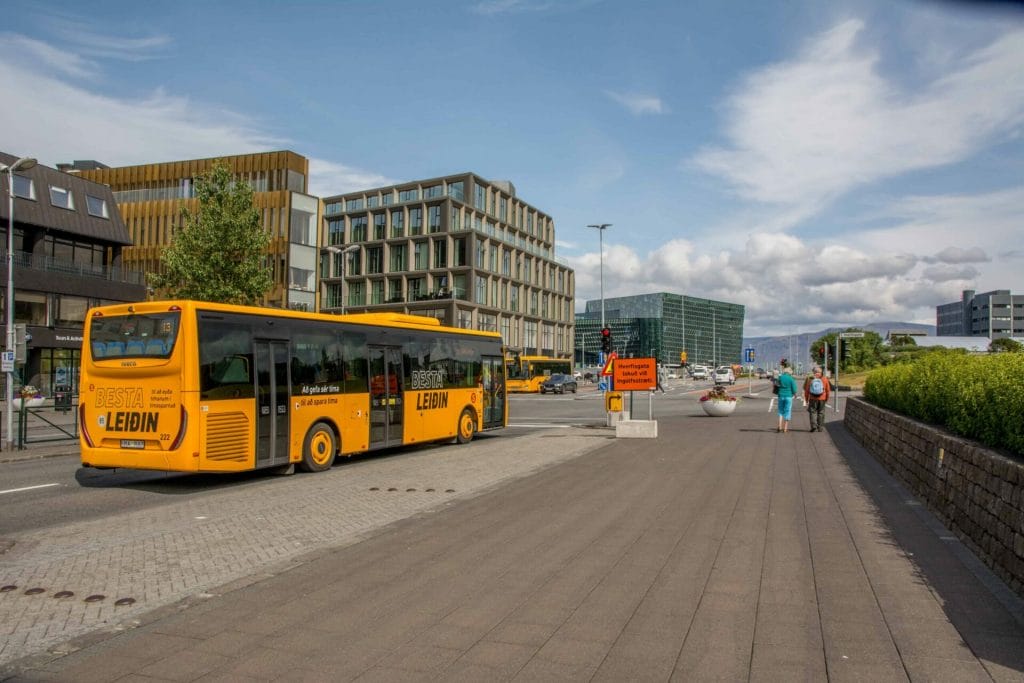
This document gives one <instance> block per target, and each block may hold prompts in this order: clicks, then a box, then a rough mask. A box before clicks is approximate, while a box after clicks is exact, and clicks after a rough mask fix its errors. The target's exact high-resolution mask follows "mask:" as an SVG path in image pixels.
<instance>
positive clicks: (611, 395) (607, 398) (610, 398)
mask: <svg viewBox="0 0 1024 683" xmlns="http://www.w3.org/2000/svg"><path fill="white" fill-rule="evenodd" d="M604 410H605V412H607V413H621V412H622V392H621V391H607V392H605V395H604Z"/></svg>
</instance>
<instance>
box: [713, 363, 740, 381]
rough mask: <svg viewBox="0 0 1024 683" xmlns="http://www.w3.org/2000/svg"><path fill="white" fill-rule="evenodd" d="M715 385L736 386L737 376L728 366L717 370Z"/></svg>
mask: <svg viewBox="0 0 1024 683" xmlns="http://www.w3.org/2000/svg"><path fill="white" fill-rule="evenodd" d="M715 384H736V375H735V374H733V371H732V368H730V367H729V366H728V365H723V366H722V367H720V368H716V369H715Z"/></svg>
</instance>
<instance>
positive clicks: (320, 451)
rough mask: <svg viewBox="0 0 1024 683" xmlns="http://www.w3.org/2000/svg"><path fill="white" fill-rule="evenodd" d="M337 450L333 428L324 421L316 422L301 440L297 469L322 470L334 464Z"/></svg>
mask: <svg viewBox="0 0 1024 683" xmlns="http://www.w3.org/2000/svg"><path fill="white" fill-rule="evenodd" d="M337 451H338V440H337V439H336V438H335V436H334V430H333V429H331V427H330V425H328V424H327V423H326V422H317V423H316V424H314V425H313V426H312V427H310V428H309V431H308V432H307V433H306V439H305V441H303V442H302V462H300V463H299V469H301V470H302V471H304V472H323V471H324V470H326V469H330V467H331V465H333V464H334V456H335V454H336V453H337Z"/></svg>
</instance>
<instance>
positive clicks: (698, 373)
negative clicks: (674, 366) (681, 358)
mask: <svg viewBox="0 0 1024 683" xmlns="http://www.w3.org/2000/svg"><path fill="white" fill-rule="evenodd" d="M690 376H691V377H693V378H694V379H707V378H708V369H707V368H706V367H705V366H703V365H694V366H693V368H692V369H691V370H690Z"/></svg>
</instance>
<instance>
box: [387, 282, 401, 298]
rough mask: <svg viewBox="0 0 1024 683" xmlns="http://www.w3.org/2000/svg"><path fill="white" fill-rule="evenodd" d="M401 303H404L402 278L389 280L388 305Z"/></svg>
mask: <svg viewBox="0 0 1024 683" xmlns="http://www.w3.org/2000/svg"><path fill="white" fill-rule="evenodd" d="M400 301H402V278H400V277H396V278H392V279H390V280H388V303H389V304H394V303H398V302H400Z"/></svg>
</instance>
